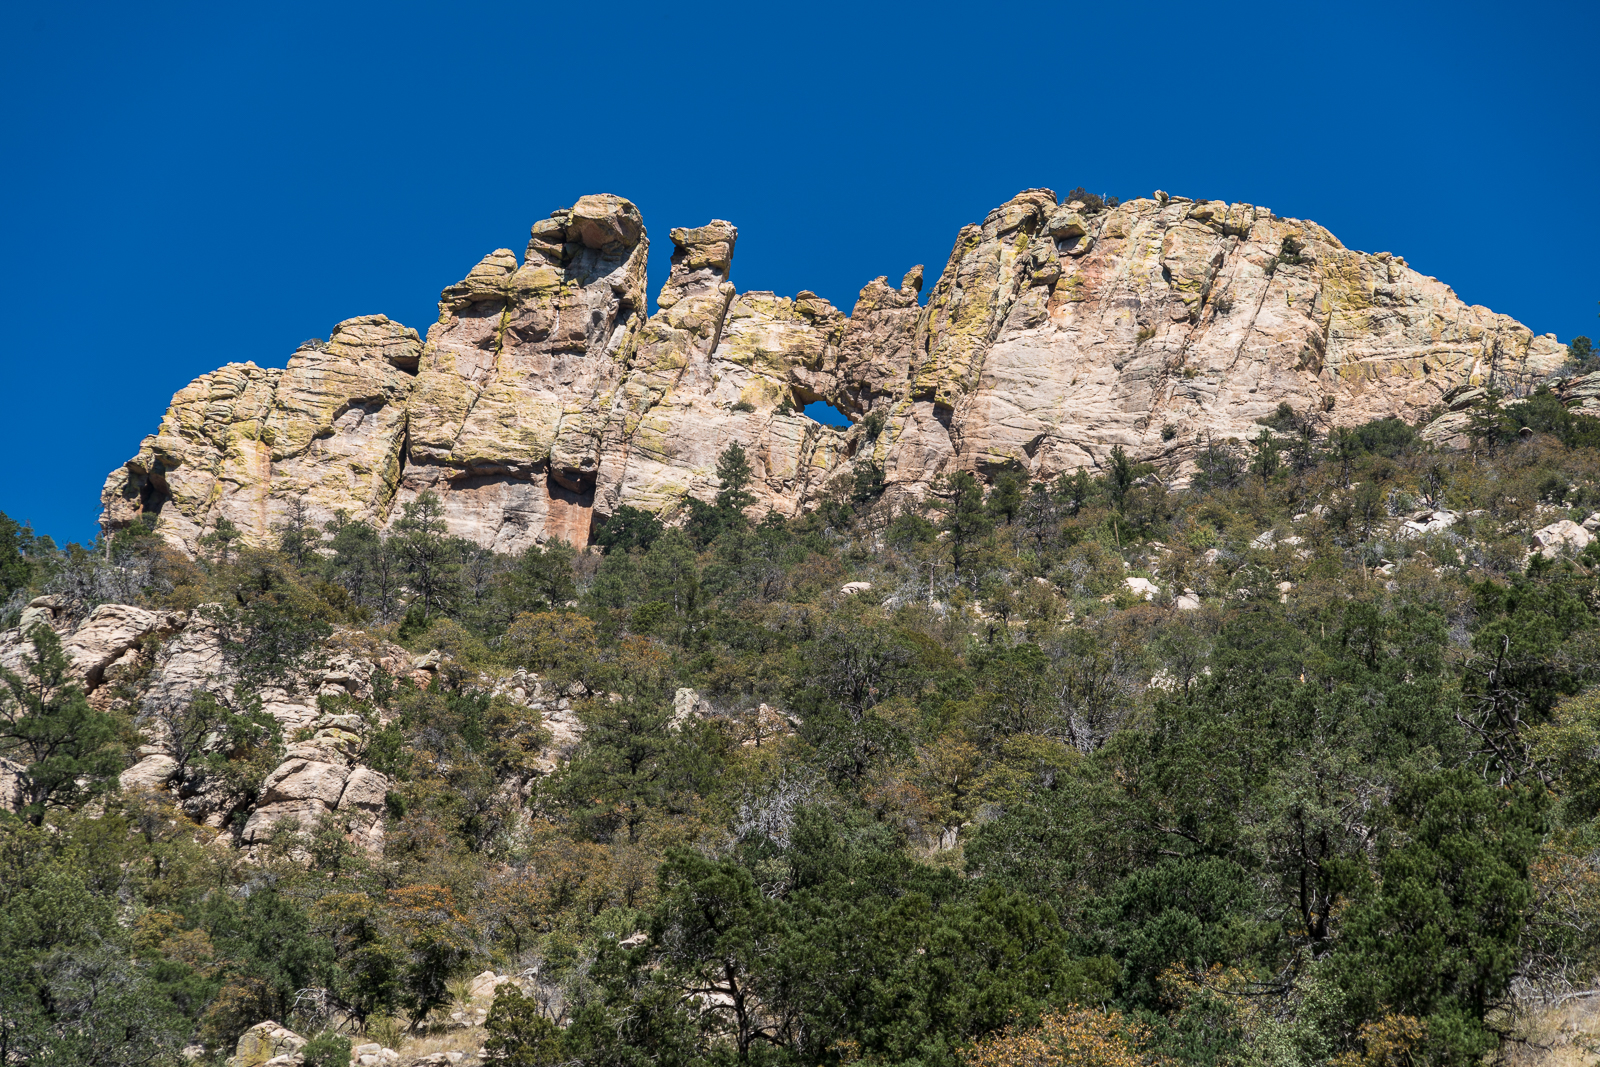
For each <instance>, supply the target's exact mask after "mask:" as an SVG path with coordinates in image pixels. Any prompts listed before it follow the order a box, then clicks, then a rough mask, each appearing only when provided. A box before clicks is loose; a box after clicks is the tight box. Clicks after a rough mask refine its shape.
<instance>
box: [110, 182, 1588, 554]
mask: <svg viewBox="0 0 1600 1067" xmlns="http://www.w3.org/2000/svg"><path fill="white" fill-rule="evenodd" d="M670 238H671V241H672V244H673V248H674V251H673V254H672V270H671V274H670V276H669V278H668V280H667V282H666V284H665V286H664V287H663V289H662V292H661V294H660V295H659V297H658V299H657V307H658V310H657V311H656V313H655V314H653V315H647V302H646V293H645V276H646V275H645V266H646V256H647V253H648V246H649V242H648V240H647V239H646V236H645V228H644V224H643V220H642V219H641V218H640V216H639V212H638V210H637V209H636V208H635V207H634V205H633V204H631V203H630V202H628V201H627V200H624V199H622V198H621V197H616V196H609V195H602V196H586V197H584V198H583V199H581V200H579V201H578V203H577V204H575V205H573V206H572V207H571V208H569V209H564V210H561V211H557V212H555V213H553V214H552V215H551V217H550V218H548V219H545V220H543V221H541V222H539V223H537V224H535V225H534V227H533V232H532V237H531V239H530V241H529V243H528V248H527V250H526V252H525V254H524V256H523V258H522V260H521V261H520V262H519V261H518V259H517V257H516V256H515V255H514V254H513V253H512V252H511V251H510V250H508V249H500V250H497V251H495V252H492V253H490V254H489V255H487V256H485V257H484V259H483V260H482V261H481V262H480V263H479V264H478V265H477V266H475V267H474V268H473V269H472V270H471V271H470V272H469V273H468V275H467V277H466V278H465V279H463V280H462V281H461V282H460V283H458V284H456V285H453V286H451V287H449V288H448V289H446V290H445V291H444V293H443V296H442V298H441V300H440V304H439V311H440V314H439V320H438V321H437V322H436V323H434V324H433V326H431V327H430V328H429V330H428V336H427V339H426V342H425V343H424V342H423V341H422V340H421V339H420V338H418V336H417V334H416V332H415V331H413V330H408V329H406V328H404V327H402V326H400V325H399V324H398V323H394V322H391V321H389V320H388V319H387V318H385V317H384V316H382V315H374V316H365V317H362V318H356V319H350V320H347V321H345V322H342V323H340V324H339V325H338V326H336V327H335V328H334V331H333V334H332V336H331V337H330V338H329V339H328V340H327V341H326V342H308V343H307V344H305V345H302V346H301V348H300V349H299V350H298V351H296V352H295V353H294V354H293V355H292V356H291V357H290V359H289V363H288V366H287V367H286V368H285V369H283V370H274V369H264V368H260V367H256V366H255V365H254V364H249V363H246V364H237V363H232V364H228V365H227V366H225V367H223V368H222V369H220V370H217V371H214V372H212V373H211V374H207V375H203V376H201V377H200V378H198V379H196V380H195V381H194V382H193V383H191V384H190V385H189V386H187V387H186V388H185V389H183V390H182V391H180V392H179V393H178V394H177V395H176V396H175V397H173V401H172V406H171V407H170V408H169V409H168V411H167V414H166V417H165V418H164V419H163V420H162V423H161V428H160V430H159V431H158V432H157V433H156V434H155V435H154V436H152V437H147V438H146V439H145V440H144V442H143V444H142V445H141V447H140V449H139V454H138V455H137V456H135V457H134V458H133V459H131V460H129V461H128V462H127V463H126V464H125V465H124V466H123V467H122V468H121V469H119V470H117V471H114V472H113V473H112V474H111V476H110V477H109V478H108V479H107V481H106V487H105V490H104V493H103V496H102V499H103V503H104V509H105V510H104V513H103V516H102V520H101V521H102V524H103V526H104V527H105V528H106V529H107V530H108V531H109V530H114V529H117V528H119V527H121V526H123V525H126V524H127V523H129V522H131V521H133V520H134V519H135V518H137V517H138V515H139V514H140V512H141V511H155V512H156V513H157V515H158V518H157V529H158V530H159V531H160V532H161V533H163V534H164V535H165V536H166V537H167V538H168V539H169V540H171V541H173V542H174V543H176V544H179V545H181V546H183V547H185V548H187V549H189V550H191V551H193V549H194V547H195V545H196V542H197V539H198V538H199V537H200V536H202V535H203V534H204V533H205V532H207V531H209V530H210V529H212V528H214V527H215V525H216V522H217V520H218V519H219V518H222V517H226V518H228V519H229V520H230V521H232V522H233V523H235V524H236V525H237V526H238V527H239V528H240V529H241V530H242V531H243V532H244V534H245V536H246V537H247V539H249V540H251V541H253V542H256V543H270V542H271V541H272V540H274V538H275V536H276V535H275V533H274V529H275V527H277V526H278V525H279V524H281V523H282V522H283V521H284V520H285V519H286V518H287V517H288V515H289V512H290V510H291V508H292V507H295V506H302V507H303V508H304V512H305V516H306V517H307V518H309V519H310V520H311V521H314V522H318V523H320V522H323V521H326V520H327V519H330V518H332V517H333V516H334V515H335V514H336V513H337V512H339V511H344V512H346V513H348V514H349V515H350V516H351V517H353V518H361V519H365V520H368V521H371V522H375V523H378V524H380V525H381V524H384V523H386V522H389V521H391V520H392V519H393V518H394V516H395V515H397V514H398V508H399V505H402V504H404V503H406V502H407V501H409V500H412V499H415V497H416V496H417V495H419V494H420V493H422V492H425V491H429V490H432V491H434V492H437V493H438V494H439V496H440V497H441V499H442V500H443V501H444V505H445V511H446V515H447V518H448V520H449V523H450V527H451V532H452V533H455V534H459V535H462V536H466V537H469V538H471V539H473V540H475V541H477V542H479V543H480V544H483V545H486V546H489V547H493V548H495V549H500V550H515V549H520V548H522V547H525V546H527V545H530V544H534V543H537V542H540V541H543V540H546V539H549V538H558V537H559V538H564V539H566V540H569V541H572V542H574V543H578V544H583V543H586V542H587V541H588V540H589V539H590V537H591V535H592V533H593V531H594V529H595V528H596V525H597V523H599V522H603V521H604V518H605V517H606V516H607V515H610V514H611V513H612V512H614V511H615V509H616V508H617V507H619V506H621V505H623V504H630V505H633V506H636V507H642V508H646V509H648V510H650V511H653V512H656V513H658V514H661V515H662V516H664V517H666V518H669V519H670V518H672V517H674V516H675V515H676V514H677V513H678V512H679V511H680V510H681V508H682V504H683V501H684V499H685V497H686V496H689V495H694V496H697V497H700V498H702V499H709V498H710V497H711V496H712V495H714V494H715V492H716V490H717V485H716V481H715V476H714V474H713V469H714V466H715V463H716V457H717V454H718V453H719V452H720V451H721V450H722V449H724V448H725V447H726V446H727V445H728V443H729V442H731V441H739V442H741V443H743V445H744V446H745V447H746V449H747V450H748V451H749V453H750V457H751V463H752V466H753V467H754V469H755V473H756V484H755V485H754V486H753V487H752V489H753V491H754V492H755V494H756V496H757V499H758V503H757V505H756V510H757V511H760V512H764V511H765V510H766V509H767V508H776V509H777V510H778V511H780V512H781V513H784V514H794V513H796V512H798V511H800V510H802V509H804V508H805V507H806V506H807V504H808V503H810V502H811V501H813V500H815V499H816V498H817V496H818V494H819V492H820V491H821V490H822V488H823V487H824V485H825V484H826V483H827V482H829V481H830V480H831V479H833V478H834V477H836V476H839V475H841V474H848V473H849V472H850V471H851V470H852V469H853V467H854V465H855V464H857V463H861V462H866V461H871V462H875V463H878V464H881V465H882V467H883V469H884V472H885V478H886V480H887V481H888V483H889V484H890V486H891V487H892V490H893V491H894V492H897V493H906V494H912V495H920V494H922V493H925V492H926V491H927V488H928V486H929V485H930V483H931V482H932V480H933V479H934V478H936V477H937V476H939V475H940V474H946V473H949V472H951V471H953V470H957V469H967V470H974V471H977V472H978V473H979V474H980V475H984V476H992V475H993V474H994V473H995V472H997V471H998V470H1000V469H1003V468H1005V467H1008V466H1016V467H1021V468H1022V469H1024V470H1025V471H1027V472H1028V474H1029V475H1030V476H1031V477H1033V478H1035V479H1049V478H1053V477H1054V476H1055V475H1056V474H1059V473H1063V472H1070V471H1072V470H1075V469H1077V468H1080V467H1090V468H1096V467H1098V466H1099V465H1100V464H1102V463H1104V462H1105V461H1106V459H1107V457H1108V456H1109V454H1110V451H1111V449H1112V448H1113V447H1114V446H1117V445H1121V446H1123V448H1125V449H1126V450H1127V452H1128V453H1129V455H1130V456H1132V457H1133V458H1135V459H1137V460H1145V461H1150V462H1153V463H1156V464H1157V465H1158V467H1159V468H1160V469H1161V470H1162V471H1163V472H1164V473H1165V474H1166V475H1167V476H1168V477H1169V479H1170V478H1176V479H1178V480H1179V481H1181V480H1182V479H1183V478H1184V477H1185V476H1186V474H1187V473H1188V471H1189V470H1190V469H1191V457H1192V455H1193V453H1194V450H1195V448H1196V446H1197V445H1201V444H1203V443H1204V442H1205V441H1206V440H1208V439H1209V438H1213V437H1214V438H1218V439H1221V438H1232V437H1238V438H1249V437H1253V436H1254V435H1255V434H1256V433H1257V432H1258V431H1259V427H1258V426H1257V425H1256V423H1255V420H1256V419H1258V418H1260V417H1263V416H1265V415H1268V414H1271V413H1272V412H1273V411H1274V410H1275V409H1276V408H1277V406H1278V405H1279V404H1280V403H1284V402H1287V403H1288V404H1289V405H1290V406H1291V407H1293V408H1294V409H1295V410H1296V411H1297V412H1299V413H1301V414H1303V415H1312V416H1314V417H1316V418H1317V419H1319V420H1321V421H1322V422H1323V423H1324V424H1325V425H1327V426H1330V427H1331V426H1341V425H1352V424H1356V423H1360V422H1365V421H1367V420H1370V419H1374V418H1380V417H1383V416H1387V415H1398V416H1400V417H1403V418H1406V419H1408V420H1415V419H1416V418H1417V417H1418V416H1420V415H1422V414H1423V413H1425V412H1427V411H1429V410H1430V409H1431V408H1433V407H1434V406H1436V405H1439V404H1440V403H1441V401H1442V400H1444V398H1445V397H1446V394H1450V393H1452V390H1457V389H1458V387H1464V386H1478V385H1484V384H1488V383H1490V382H1491V381H1492V382H1494V383H1496V384H1499V385H1501V386H1503V387H1507V388H1512V389H1525V388H1526V387H1527V386H1528V385H1529V384H1531V383H1532V382H1534V381H1536V380H1539V379H1542V378H1544V377H1546V376H1548V375H1550V374H1551V373H1552V372H1554V371H1555V370H1556V369H1557V368H1558V367H1559V366H1560V364H1561V363H1562V361H1563V360H1564V358H1565V355H1566V350H1565V348H1564V346H1562V345H1560V344H1558V343H1557V342H1556V341H1555V339H1554V337H1553V336H1550V335H1546V336H1542V337H1536V336H1534V335H1533V333H1532V332H1531V331H1530V330H1528V329H1527V328H1526V327H1524V326H1522V325H1521V324H1520V323H1518V322H1516V321H1514V320H1512V319H1510V318H1508V317H1506V316H1504V315H1497V314H1495V313H1494V312H1492V311H1490V310H1488V309H1487V308H1483V307H1474V306H1468V305H1466V304H1464V303H1463V302H1462V301H1461V300H1460V299H1459V298H1457V297H1456V295H1455V294H1454V293H1453V292H1452V291H1451V290H1450V289H1449V287H1447V286H1446V285H1444V284H1443V283H1442V282H1440V281H1438V280H1437V279H1434V278H1429V277H1424V276H1422V275H1420V274H1418V273H1417V272H1416V271H1414V270H1412V269H1411V268H1410V267H1408V266H1406V264H1405V261H1404V260H1403V259H1400V258H1398V257H1395V256H1392V255H1390V254H1388V253H1378V254H1376V255H1372V254H1368V253H1364V252H1356V251H1353V250H1351V249H1347V248H1345V247H1344V246H1343V245H1342V244H1340V243H1339V241H1338V239H1337V238H1335V237H1334V236H1333V235H1332V234H1330V233H1329V232H1327V231H1326V230H1324V229H1322V227H1320V226H1318V225H1316V224H1315V223H1312V222H1302V221H1299V220H1295V219H1284V218H1279V217H1277V216H1275V215H1273V214H1272V213H1271V212H1270V211H1269V210H1267V209H1266V208H1260V207H1254V206H1252V205H1249V204H1227V203H1223V202H1222V201H1192V200H1189V199H1186V198H1183V197H1168V196H1166V195H1165V194H1161V193H1158V194H1157V195H1156V196H1155V197H1153V198H1148V199H1138V200H1132V201H1129V202H1127V203H1124V204H1122V205H1121V206H1119V207H1116V208H1113V209H1110V210H1106V211H1089V210H1087V209H1085V208H1084V206H1083V205H1082V204H1079V203H1077V202H1073V203H1071V204H1059V203H1057V200H1056V197H1055V195H1054V194H1053V193H1051V192H1050V191H1049V190H1043V189H1031V190H1028V191H1026V192H1023V193H1020V194H1018V195H1017V196H1016V197H1014V198H1013V199H1012V200H1011V201H1009V202H1008V203H1006V204H1004V205H1002V206H1001V207H999V208H996V209H995V210H994V211H992V212H990V213H989V215H988V217H987V218H985V219H984V220H983V222H982V223H981V224H978V225H971V226H967V227H965V228H963V230H962V231H961V233H960V234H959V235H958V236H957V238H956V244H955V248H954V249H953V250H952V252H951V255H950V259H949V262H948V263H947V264H946V265H945V268H944V270H943V272H942V274H941V275H940V276H939V278H938V280H937V281H936V282H935V283H934V285H933V288H932V290H931V292H930V293H929V294H928V297H927V302H926V304H919V293H920V291H921V289H922V286H923V272H922V268H921V267H916V268H913V269H912V270H911V271H910V272H909V273H908V274H907V275H906V277H905V279H904V280H903V281H902V282H901V283H900V285H899V286H898V287H894V286H892V285H891V284H889V283H888V282H887V280H886V279H883V278H878V279H876V280H874V281H872V282H869V283H868V284H867V285H866V287H865V288H863V289H862V290H861V294H860V297H859V298H858V300H857V302H856V306H855V308H854V309H853V310H852V311H851V313H850V314H849V315H846V314H845V313H844V312H843V311H841V310H840V309H838V308H835V307H833V306H832V305H831V304H830V303H828V301H826V300H824V299H822V298H821V297H818V296H816V295H815V294H813V293H810V292H801V293H799V294H798V295H796V296H795V297H793V298H789V297H780V296H777V295H775V294H773V293H765V292H752V293H738V292H737V291H736V290H735V288H734V286H733V284H732V283H731V282H730V281H729V273H730V269H731V264H732V260H733V254H734V249H735V246H736V243H737V238H738V232H737V230H736V229H735V228H734V227H733V226H732V225H730V224H729V223H726V222H722V221H720V220H717V221H713V222H711V223H710V224H708V225H706V226H701V227H698V228H693V229H675V230H673V231H671V234H670ZM1460 395H1461V393H1459V392H1457V393H1455V394H1454V396H1456V397H1459V396H1460ZM818 399H822V400H827V401H828V402H830V403H832V404H833V405H834V406H835V407H837V408H839V409H840V410H841V411H843V412H845V413H846V414H847V415H848V416H850V418H851V419H852V420H853V421H855V425H853V426H852V427H850V428H849V429H847V430H845V429H834V428H831V427H826V426H822V425H820V424H818V423H816V422H814V421H812V420H810V419H808V418H806V417H805V416H803V415H800V414H798V413H796V412H795V411H794V410H792V409H794V408H797V407H799V406H802V405H804V404H805V403H808V402H810V401H813V400H818ZM868 414H873V416H874V417H873V418H872V419H865V418H864V417H865V416H867V415H868ZM873 429H876V430H877V432H876V434H875V436H869V434H870V433H871V432H872V430H873ZM296 502H298V505H297V504H296Z"/></svg>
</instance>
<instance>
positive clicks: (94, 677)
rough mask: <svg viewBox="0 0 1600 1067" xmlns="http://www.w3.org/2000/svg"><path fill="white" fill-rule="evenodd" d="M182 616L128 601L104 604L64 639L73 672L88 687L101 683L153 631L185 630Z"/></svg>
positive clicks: (64, 650)
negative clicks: (106, 671)
mask: <svg viewBox="0 0 1600 1067" xmlns="http://www.w3.org/2000/svg"><path fill="white" fill-rule="evenodd" d="M185 621H186V620H185V618H184V616H182V615H177V614H173V613H171V612H164V611H149V610H147V609H145V608H136V607H133V606H131V605H128V604H101V605H100V606H99V607H97V608H95V609H94V610H93V611H91V612H90V613H89V617H88V618H87V619H85V620H84V621H83V623H82V624H81V625H80V626H79V627H78V628H77V629H76V630H74V631H72V635H71V636H70V637H68V638H67V639H66V640H65V641H63V642H62V651H63V652H65V653H66V655H67V659H68V660H69V661H70V662H71V663H72V673H73V675H74V676H76V677H77V678H79V679H80V680H81V681H82V682H83V684H84V687H85V688H87V689H93V688H95V687H96V686H98V685H99V684H100V681H101V678H102V677H103V675H104V673H105V669H106V668H107V667H109V666H111V665H112V664H113V663H115V662H116V661H117V660H118V659H120V658H121V657H122V656H123V655H124V654H126V653H127V652H129V651H130V650H132V649H133V648H134V647H135V646H137V645H138V644H139V642H141V641H143V640H144V639H145V638H146V637H149V636H151V635H153V634H163V633H170V632H172V631H175V630H179V629H182V628H183V626H184V623H185Z"/></svg>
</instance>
